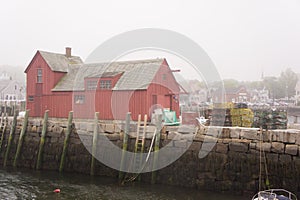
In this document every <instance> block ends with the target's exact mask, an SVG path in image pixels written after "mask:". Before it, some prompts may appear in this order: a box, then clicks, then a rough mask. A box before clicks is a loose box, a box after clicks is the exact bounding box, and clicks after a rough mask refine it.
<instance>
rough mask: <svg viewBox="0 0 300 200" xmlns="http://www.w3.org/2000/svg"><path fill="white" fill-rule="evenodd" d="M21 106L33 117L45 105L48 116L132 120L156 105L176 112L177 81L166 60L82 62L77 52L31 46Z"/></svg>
mask: <svg viewBox="0 0 300 200" xmlns="http://www.w3.org/2000/svg"><path fill="white" fill-rule="evenodd" d="M25 73H26V74H27V109H30V115H31V116H34V117H41V116H43V114H44V112H45V110H49V116H50V117H57V118H66V117H67V116H68V113H69V111H71V110H73V111H74V116H75V117H77V118H91V117H93V115H94V112H99V113H100V119H106V120H114V119H124V118H125V115H126V113H127V112H131V113H132V118H133V120H136V119H137V115H138V114H142V115H144V114H148V115H151V114H152V112H153V110H154V109H155V108H157V107H160V108H167V109H170V110H173V111H175V112H176V114H177V115H178V114H179V102H178V94H179V91H180V89H179V85H178V83H177V82H176V80H175V78H174V76H173V74H172V71H171V69H170V68H169V66H168V63H167V61H166V59H149V60H136V61H122V62H112V63H94V64H84V63H83V62H82V60H81V59H80V58H79V57H77V56H72V55H71V49H70V48H66V54H57V53H50V52H44V51H37V53H36V54H35V56H34V57H33V59H32V61H31V62H30V64H29V65H28V67H27V68H26V70H25Z"/></svg>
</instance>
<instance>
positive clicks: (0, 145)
mask: <svg viewBox="0 0 300 200" xmlns="http://www.w3.org/2000/svg"><path fill="white" fill-rule="evenodd" d="M3 115H5V118H3V121H2V119H1V121H2V123H1V139H0V152H1V150H2V143H3V140H4V135H5V132H6V127H7V121H8V119H7V114H6V113H2V116H3Z"/></svg>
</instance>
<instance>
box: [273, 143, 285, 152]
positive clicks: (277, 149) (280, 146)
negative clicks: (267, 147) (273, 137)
mask: <svg viewBox="0 0 300 200" xmlns="http://www.w3.org/2000/svg"><path fill="white" fill-rule="evenodd" d="M271 151H272V152H275V153H284V144H283V143H281V142H272V146H271Z"/></svg>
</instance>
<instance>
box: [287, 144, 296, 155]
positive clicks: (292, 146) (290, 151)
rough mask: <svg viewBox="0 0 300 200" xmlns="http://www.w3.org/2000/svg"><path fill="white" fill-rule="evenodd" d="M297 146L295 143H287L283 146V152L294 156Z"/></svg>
mask: <svg viewBox="0 0 300 200" xmlns="http://www.w3.org/2000/svg"><path fill="white" fill-rule="evenodd" d="M298 148H299V147H298V145H296V144H287V145H286V146H285V153H286V154H290V155H293V156H295V155H297V154H298Z"/></svg>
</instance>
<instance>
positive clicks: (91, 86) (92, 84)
mask: <svg viewBox="0 0 300 200" xmlns="http://www.w3.org/2000/svg"><path fill="white" fill-rule="evenodd" d="M86 88H87V90H96V88H97V81H96V80H89V81H87V82H86Z"/></svg>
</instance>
